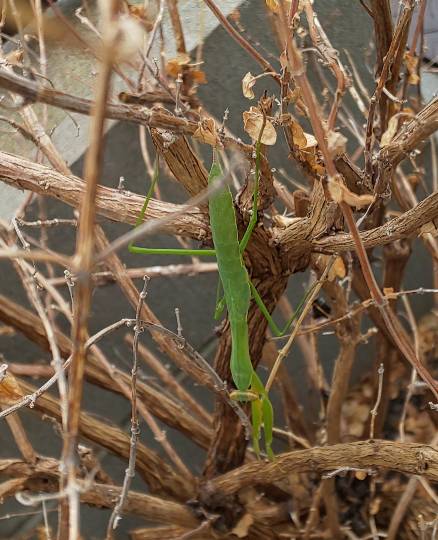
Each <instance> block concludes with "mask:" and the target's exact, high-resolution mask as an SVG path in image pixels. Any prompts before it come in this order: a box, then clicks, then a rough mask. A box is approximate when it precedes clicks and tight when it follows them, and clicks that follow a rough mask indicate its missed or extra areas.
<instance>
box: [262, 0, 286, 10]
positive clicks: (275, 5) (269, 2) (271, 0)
mask: <svg viewBox="0 0 438 540" xmlns="http://www.w3.org/2000/svg"><path fill="white" fill-rule="evenodd" d="M291 2H292V0H285V3H286V4H290V3H291ZM266 6H267V7H268V9H270V10H271V11H273V12H274V13H278V9H279V7H280V2H279V0H266ZM285 9H286V11H287V10H288V6H285Z"/></svg>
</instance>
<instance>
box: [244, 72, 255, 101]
mask: <svg viewBox="0 0 438 540" xmlns="http://www.w3.org/2000/svg"><path fill="white" fill-rule="evenodd" d="M255 83H256V77H254V75H253V74H252V73H251V72H250V71H248V73H247V74H246V75H245V77H243V79H242V92H243V95H244V96H245V97H246V98H248V99H254V98H255V95H254V92H253V90H252V88H253V86H254V85H255Z"/></svg>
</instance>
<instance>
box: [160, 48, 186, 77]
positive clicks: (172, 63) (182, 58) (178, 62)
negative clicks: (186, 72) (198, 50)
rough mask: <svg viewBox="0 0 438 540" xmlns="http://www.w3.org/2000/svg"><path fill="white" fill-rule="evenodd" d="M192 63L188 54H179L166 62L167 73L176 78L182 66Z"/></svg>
mask: <svg viewBox="0 0 438 540" xmlns="http://www.w3.org/2000/svg"><path fill="white" fill-rule="evenodd" d="M189 63H190V56H189V55H188V54H179V55H178V56H176V57H175V58H171V59H170V60H169V61H168V62H167V64H166V73H167V74H168V75H170V76H171V77H173V78H174V79H176V78H177V77H178V75H179V74H180V73H182V68H183V67H184V66H186V65H187V64H189Z"/></svg>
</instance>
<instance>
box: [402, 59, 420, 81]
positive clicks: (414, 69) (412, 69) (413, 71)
mask: <svg viewBox="0 0 438 540" xmlns="http://www.w3.org/2000/svg"><path fill="white" fill-rule="evenodd" d="M405 64H406V67H407V69H408V74H409V77H408V83H409V84H414V85H417V84H418V83H419V82H420V77H419V76H418V57H417V56H414V55H413V54H411V53H410V52H406V53H405Z"/></svg>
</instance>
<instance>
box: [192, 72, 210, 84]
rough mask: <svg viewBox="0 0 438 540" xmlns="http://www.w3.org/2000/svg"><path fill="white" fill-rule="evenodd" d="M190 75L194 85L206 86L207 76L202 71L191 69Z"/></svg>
mask: <svg viewBox="0 0 438 540" xmlns="http://www.w3.org/2000/svg"><path fill="white" fill-rule="evenodd" d="M190 73H191V75H192V77H193V80H194V81H195V82H196V83H198V84H207V75H206V74H205V72H204V71H202V69H192V70H191V72H190Z"/></svg>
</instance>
